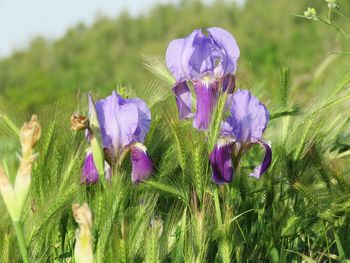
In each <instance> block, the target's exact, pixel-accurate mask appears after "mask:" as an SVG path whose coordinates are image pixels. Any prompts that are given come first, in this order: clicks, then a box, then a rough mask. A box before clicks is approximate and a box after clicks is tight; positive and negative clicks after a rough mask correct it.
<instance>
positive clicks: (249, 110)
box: [221, 90, 270, 143]
mask: <svg viewBox="0 0 350 263" xmlns="http://www.w3.org/2000/svg"><path fill="white" fill-rule="evenodd" d="M229 101H230V102H231V103H232V104H231V106H230V108H231V110H230V113H231V114H230V116H229V117H228V118H227V120H226V122H224V123H223V124H222V127H221V131H222V135H223V136H233V137H234V138H235V139H236V140H237V141H239V142H241V143H249V142H253V141H256V140H261V138H262V135H263V132H264V130H265V128H266V125H267V123H268V121H269V117H270V114H269V112H268V110H267V109H266V107H265V105H264V104H262V103H261V102H260V101H259V100H258V99H257V98H256V97H254V96H253V95H251V93H250V92H249V91H247V90H238V91H237V92H236V93H235V94H233V95H232V97H231V98H230V100H229Z"/></svg>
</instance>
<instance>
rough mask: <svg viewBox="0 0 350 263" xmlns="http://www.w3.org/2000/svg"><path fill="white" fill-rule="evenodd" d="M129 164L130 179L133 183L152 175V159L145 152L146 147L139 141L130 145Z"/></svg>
mask: <svg viewBox="0 0 350 263" xmlns="http://www.w3.org/2000/svg"><path fill="white" fill-rule="evenodd" d="M131 164H132V172H131V180H132V182H133V183H139V182H142V181H144V180H147V179H148V178H149V177H150V176H151V175H152V170H153V165H152V161H151V159H150V158H149V156H148V154H147V151H146V147H145V146H143V145H142V144H141V143H135V144H134V145H133V146H132V147H131Z"/></svg>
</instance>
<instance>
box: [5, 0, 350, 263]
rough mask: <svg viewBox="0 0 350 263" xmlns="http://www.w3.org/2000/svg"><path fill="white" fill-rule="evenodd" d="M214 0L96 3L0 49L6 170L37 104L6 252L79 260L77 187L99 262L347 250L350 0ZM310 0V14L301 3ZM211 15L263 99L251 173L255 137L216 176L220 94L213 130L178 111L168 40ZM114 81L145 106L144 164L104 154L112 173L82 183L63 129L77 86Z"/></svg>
mask: <svg viewBox="0 0 350 263" xmlns="http://www.w3.org/2000/svg"><path fill="white" fill-rule="evenodd" d="M219 2H220V1H218V2H216V3H214V4H213V5H212V6H204V5H202V4H200V3H199V2H196V1H194V2H191V3H190V4H185V3H183V4H182V5H181V6H180V7H174V6H171V5H168V6H159V7H157V8H155V9H154V10H153V11H152V12H151V14H150V15H149V16H143V17H138V18H130V17H129V16H128V15H127V14H124V15H122V16H121V17H119V18H117V19H115V20H113V19H107V18H101V19H100V20H98V21H97V22H96V23H95V24H94V25H93V26H92V27H91V28H86V27H85V26H83V25H78V26H77V27H75V28H72V29H70V30H69V31H68V32H67V34H66V36H65V37H64V38H62V39H60V40H57V41H55V42H52V43H50V42H48V41H46V40H44V39H41V38H40V39H37V40H35V41H33V43H32V45H31V47H30V49H29V50H27V51H21V52H17V53H15V54H14V55H13V56H11V57H10V58H7V59H4V60H2V61H0V92H1V93H0V95H3V97H4V98H1V100H0V164H1V166H2V167H3V170H4V172H5V173H6V174H7V175H8V177H9V179H10V181H11V182H12V183H14V182H15V178H16V177H19V176H20V172H19V173H18V174H17V175H16V171H17V167H18V166H19V165H20V164H22V163H23V162H24V161H25V159H26V158H25V157H24V156H25V155H24V154H23V142H22V143H20V140H19V136H20V135H21V134H22V132H21V130H20V128H21V126H22V124H23V122H25V121H28V120H29V119H30V117H31V114H32V113H36V114H37V116H38V120H39V122H40V125H41V130H42V134H41V137H40V140H39V141H38V143H37V145H36V146H35V152H36V153H38V156H37V158H36V160H35V162H34V164H33V167H32V170H31V171H32V172H31V175H29V176H30V177H31V184H30V190H29V194H28V197H26V198H25V203H24V207H23V209H22V211H21V213H20V218H19V219H18V218H16V220H14V219H13V217H12V218H11V216H12V215H11V216H10V214H9V213H8V211H7V209H6V206H5V204H4V202H3V198H0V262H4V263H5V262H22V261H23V262H25V263H26V262H89V261H84V258H83V257H81V254H79V253H78V249H77V244H80V243H79V242H82V241H81V239H82V238H81V236H80V235H79V234H81V233H85V232H83V230H84V229H83V227H82V224H81V223H77V222H76V221H77V218H76V216H73V212H72V205H73V204H80V205H82V204H83V203H87V204H88V206H89V208H90V210H91V213H92V225H91V226H89V227H87V228H86V229H85V230H86V231H87V232H86V233H87V236H88V238H86V239H84V242H85V243H84V244H85V245H86V244H87V246H88V247H89V246H90V244H91V248H92V253H93V257H94V262H198V263H200V262H225V263H226V262H341V263H343V262H348V261H349V260H350V235H349V234H350V110H349V105H350V56H349V54H350V53H349V52H350V41H349V37H350V36H349V35H348V33H350V30H349V29H350V27H349V21H350V18H349V16H350V5H349V2H347V1H338V2H337V5H336V6H333V7H330V6H329V5H328V4H329V3H328V2H324V1H302V0H300V1H287V0H285V1H284V0H283V1H271V0H269V1H262V0H256V1H253V0H251V1H246V5H245V6H244V7H238V6H236V5H234V4H227V3H226V4H223V3H220V4H218V3H219ZM308 5H311V6H314V7H316V11H317V15H316V16H311V19H307V18H305V17H298V16H296V15H297V14H300V15H301V16H303V14H304V11H305V10H306V8H307V7H308ZM329 10H330V12H331V15H330V16H329V14H328V11H329ZM177 18H178V19H177ZM181 18H183V19H181ZM207 26H220V27H223V28H226V29H227V30H228V31H230V32H231V33H232V34H233V35H234V36H235V38H236V40H237V43H238V45H239V47H240V50H241V56H240V59H239V61H238V68H237V73H236V81H237V86H238V88H239V89H249V90H250V91H251V92H252V94H254V96H256V97H258V98H259V100H260V101H261V102H262V103H264V104H265V105H266V107H267V109H268V110H269V112H270V122H269V123H268V126H267V129H266V130H265V133H264V136H263V137H264V139H265V140H266V141H267V142H268V143H269V144H270V145H271V147H272V153H273V154H272V162H271V165H270V167H269V169H268V170H267V172H266V173H264V174H263V175H262V176H261V177H260V179H256V178H253V177H251V176H249V174H250V172H251V170H252V169H254V167H255V166H256V165H258V164H259V163H261V160H262V158H263V152H262V150H261V149H260V148H259V147H255V146H254V147H253V148H252V149H251V150H250V151H249V152H248V153H247V154H246V155H245V156H243V158H242V159H241V160H240V164H239V165H238V166H237V169H236V171H235V172H236V175H235V177H234V179H233V181H232V182H231V183H228V184H223V185H220V186H219V185H216V184H214V183H213V181H212V179H211V176H212V170H211V166H210V164H209V154H210V153H211V151H212V150H213V147H214V145H215V143H216V141H217V139H218V137H219V129H220V125H221V122H222V121H223V120H224V119H225V118H226V117H227V116H226V112H225V110H224V108H225V107H224V105H225V102H226V99H227V97H226V96H222V97H220V99H219V101H218V105H217V107H216V109H215V111H214V118H213V119H212V123H211V125H210V128H209V129H208V131H206V132H202V131H198V130H196V129H195V128H194V127H193V125H192V121H191V120H179V117H178V113H177V109H176V103H175V98H174V95H173V93H172V90H171V88H172V86H173V84H174V79H173V78H172V76H171V74H170V73H169V71H168V69H167V67H166V64H165V61H164V57H165V51H166V47H167V45H168V43H169V41H171V40H172V39H174V38H178V37H184V36H186V35H188V34H189V33H191V31H192V30H193V29H195V28H199V27H203V28H204V27H207ZM113 89H115V90H116V91H118V92H119V93H120V94H121V95H123V96H124V97H128V98H133V97H138V98H141V99H143V100H144V101H145V102H146V103H147V105H148V107H149V108H150V111H151V114H152V119H151V126H150V130H149V132H148V134H147V136H146V139H145V142H144V145H146V146H147V151H148V154H149V156H150V158H151V160H152V162H153V166H154V168H153V173H152V176H151V177H150V178H149V179H148V180H146V181H144V182H142V183H139V184H133V183H132V181H131V176H130V174H131V170H132V163H131V161H129V159H130V158H125V160H124V161H123V162H122V164H121V165H116V166H112V177H111V180H110V182H105V183H103V182H104V181H103V180H100V181H99V182H98V183H96V184H91V185H86V184H82V183H80V177H81V174H82V166H83V162H84V158H85V155H86V149H87V148H88V147H89V143H88V141H87V140H86V138H85V134H84V132H76V131H72V130H71V127H70V117H71V114H72V113H73V112H74V111H75V112H79V113H81V114H84V115H87V114H88V105H87V93H86V91H88V90H91V91H92V94H93V96H94V97H95V99H96V100H97V99H102V98H104V97H105V96H106V95H109V94H111V92H112V90H113ZM78 90H79V92H78ZM50 104H51V105H50ZM90 121H92V118H91V116H90ZM21 145H22V151H21ZM19 171H20V169H19ZM0 172H1V171H0ZM29 174H30V173H29ZM0 179H1V178H0ZM2 183H3V182H2V180H0V188H1V187H2V185H1V184H2ZM11 219H12V220H11ZM87 221H88V220H87ZM22 227H23V228H22ZM85 227H86V225H85ZM18 229H22V230H23V235H22V234H21V233H19V232H18ZM79 229H80V232H79V231H78V230H79ZM77 231H78V234H77ZM90 231H91V232H90ZM21 236H22V237H23V240H17V239H18V237H21ZM90 237H91V239H89V238H90ZM90 242H91V243H90ZM20 250H21V251H20ZM23 250H24V251H27V252H28V258H29V260H27V259H25V256H24V257H23V253H25V252H24V251H23ZM81 251H84V250H81ZM20 252H21V253H20ZM77 253H78V254H77ZM74 255H76V256H74ZM77 255H78V256H77Z"/></svg>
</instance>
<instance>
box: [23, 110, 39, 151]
mask: <svg viewBox="0 0 350 263" xmlns="http://www.w3.org/2000/svg"><path fill="white" fill-rule="evenodd" d="M40 136H41V127H40V124H39V122H38V118H37V116H36V115H33V116H32V118H31V120H30V121H29V122H28V123H27V122H25V123H24V124H23V126H22V128H21V130H20V141H21V146H22V158H29V157H30V156H31V155H32V153H33V148H34V146H35V144H36V143H37V142H38V140H39V138H40Z"/></svg>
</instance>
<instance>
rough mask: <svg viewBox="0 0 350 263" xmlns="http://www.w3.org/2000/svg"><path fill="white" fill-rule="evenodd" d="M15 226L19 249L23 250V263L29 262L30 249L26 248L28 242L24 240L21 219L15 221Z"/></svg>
mask: <svg viewBox="0 0 350 263" xmlns="http://www.w3.org/2000/svg"><path fill="white" fill-rule="evenodd" d="M13 226H14V228H15V232H16V236H17V241H18V246H19V251H20V252H21V256H22V260H23V263H29V262H30V261H29V256H28V251H27V248H26V244H25V241H24V235H23V225H22V222H21V221H14V222H13Z"/></svg>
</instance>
